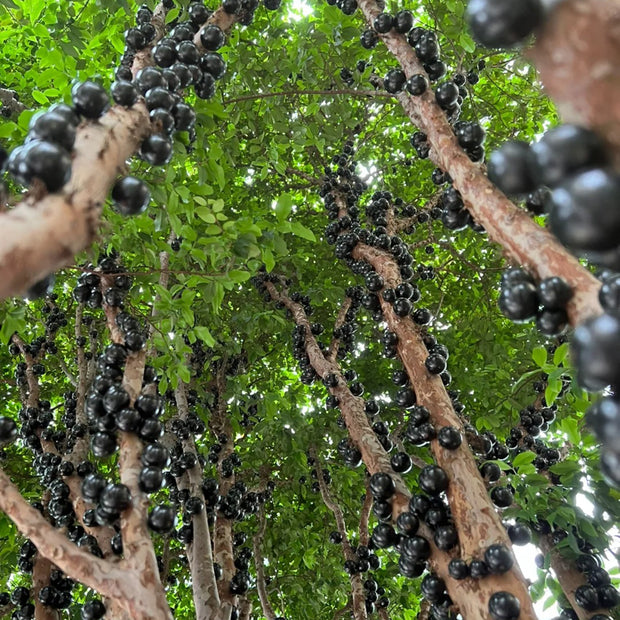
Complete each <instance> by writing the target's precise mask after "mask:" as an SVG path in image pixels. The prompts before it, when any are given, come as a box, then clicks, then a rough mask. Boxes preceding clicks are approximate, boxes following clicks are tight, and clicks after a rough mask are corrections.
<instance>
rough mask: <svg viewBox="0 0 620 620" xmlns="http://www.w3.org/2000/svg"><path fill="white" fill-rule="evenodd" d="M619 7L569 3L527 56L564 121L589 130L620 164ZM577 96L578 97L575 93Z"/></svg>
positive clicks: (605, 0) (605, 1) (579, 0)
mask: <svg viewBox="0 0 620 620" xmlns="http://www.w3.org/2000/svg"><path fill="white" fill-rule="evenodd" d="M619 29H620V6H619V5H618V2H617V1H616V0H596V1H591V2H583V0H567V1H565V2H562V3H561V4H560V5H559V6H557V7H556V8H555V10H553V11H552V12H551V14H550V15H549V16H548V19H547V20H545V23H544V24H543V27H542V28H541V30H540V31H539V32H538V34H537V37H536V44H535V45H534V47H533V48H532V49H531V50H530V51H529V53H528V56H529V57H530V58H531V59H532V60H533V61H534V62H535V63H536V67H537V69H538V72H539V73H540V77H541V79H542V82H543V84H544V85H545V91H546V92H547V94H548V95H549V96H550V97H551V98H552V99H553V101H554V103H555V104H556V105H557V107H558V109H559V111H560V114H561V115H562V118H563V120H564V121H565V122H568V123H577V124H578V125H584V126H586V127H590V128H591V129H593V130H594V131H596V132H597V133H598V134H600V135H601V136H602V137H603V138H604V139H605V140H607V142H608V143H609V145H610V146H611V148H612V150H613V153H614V157H615V163H616V165H618V163H620V34H619ZM576 93H578V95H576Z"/></svg>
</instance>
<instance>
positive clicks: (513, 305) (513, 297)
mask: <svg viewBox="0 0 620 620" xmlns="http://www.w3.org/2000/svg"><path fill="white" fill-rule="evenodd" d="M572 297H573V290H572V289H571V287H570V285H569V284H568V283H567V282H566V281H565V280H563V279H562V278H560V277H558V276H552V277H550V278H545V279H544V280H541V281H540V282H539V283H538V285H537V284H536V281H535V280H534V278H533V277H532V276H531V275H530V274H529V273H528V272H527V271H525V270H524V269H508V270H507V271H505V272H504V273H503V274H502V279H501V290H500V294H499V308H500V310H501V311H502V312H503V314H504V315H505V316H506V317H508V318H509V319H510V320H511V321H516V322H521V321H530V320H532V319H534V318H535V319H536V327H537V328H538V330H539V331H541V332H542V333H543V334H545V335H547V336H559V335H560V334H561V333H562V332H563V331H564V330H565V329H566V327H567V325H568V314H567V312H566V305H567V304H568V302H569V301H570V300H571V299H572Z"/></svg>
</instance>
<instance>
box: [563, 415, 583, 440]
mask: <svg viewBox="0 0 620 620" xmlns="http://www.w3.org/2000/svg"><path fill="white" fill-rule="evenodd" d="M560 427H561V429H562V431H563V432H565V433H566V435H567V437H568V439H569V441H570V442H571V443H572V444H574V445H579V443H580V442H581V433H580V432H579V427H578V424H577V420H575V418H564V419H563V420H562V422H561V423H560Z"/></svg>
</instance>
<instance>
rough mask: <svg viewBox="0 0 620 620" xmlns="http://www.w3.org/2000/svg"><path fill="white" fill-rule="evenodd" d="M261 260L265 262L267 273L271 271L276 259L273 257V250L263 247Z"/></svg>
mask: <svg viewBox="0 0 620 620" xmlns="http://www.w3.org/2000/svg"><path fill="white" fill-rule="evenodd" d="M263 262H264V263H265V268H266V269H267V273H271V271H272V270H273V268H274V267H275V266H276V259H275V258H274V257H273V252H272V251H271V250H270V249H269V248H263Z"/></svg>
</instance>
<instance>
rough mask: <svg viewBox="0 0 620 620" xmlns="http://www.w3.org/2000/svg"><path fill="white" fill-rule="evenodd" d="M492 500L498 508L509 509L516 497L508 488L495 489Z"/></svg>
mask: <svg viewBox="0 0 620 620" xmlns="http://www.w3.org/2000/svg"><path fill="white" fill-rule="evenodd" d="M491 499H492V500H493V503H494V504H495V505H496V506H497V507H498V508H508V506H511V505H512V502H513V500H514V496H513V494H512V491H511V490H510V489H509V488H508V487H493V489H492V490H491Z"/></svg>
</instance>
